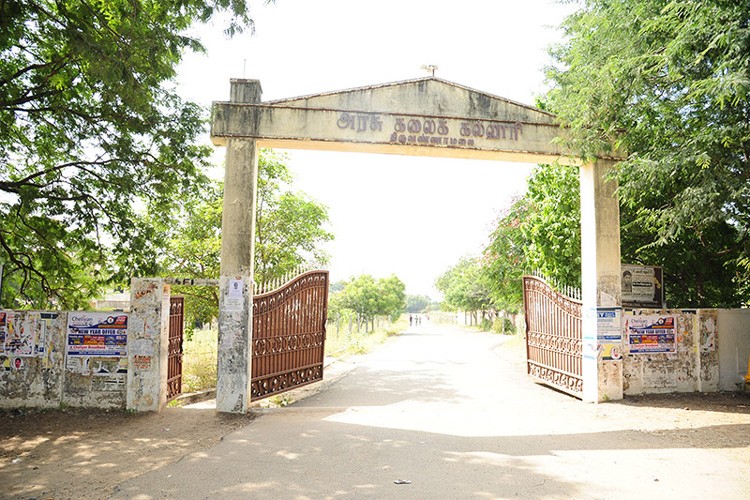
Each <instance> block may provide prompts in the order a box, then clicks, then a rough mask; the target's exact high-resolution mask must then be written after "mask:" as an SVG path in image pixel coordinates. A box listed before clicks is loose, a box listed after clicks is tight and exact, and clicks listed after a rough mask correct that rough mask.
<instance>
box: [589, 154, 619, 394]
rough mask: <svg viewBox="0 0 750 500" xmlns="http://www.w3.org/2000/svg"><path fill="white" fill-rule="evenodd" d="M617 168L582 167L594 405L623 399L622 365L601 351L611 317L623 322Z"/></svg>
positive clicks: (606, 164)
mask: <svg viewBox="0 0 750 500" xmlns="http://www.w3.org/2000/svg"><path fill="white" fill-rule="evenodd" d="M613 165H614V162H612V161H610V160H597V161H596V162H594V163H590V164H586V165H584V166H582V167H581V169H580V180H581V271H582V294H583V297H582V298H583V400H584V401H588V402H601V401H607V400H615V399H622V385H623V384H622V383H623V375H622V361H621V360H605V359H602V358H603V353H602V349H601V347H602V345H601V344H602V343H603V340H602V339H603V338H604V337H605V335H610V336H611V334H612V333H613V331H612V328H611V327H612V321H611V319H609V320H608V319H607V318H606V313H610V314H612V313H614V314H616V318H622V310H621V306H622V291H621V284H620V281H621V274H620V207H619V202H618V199H617V194H616V192H615V191H616V189H617V183H616V182H615V181H611V180H607V179H606V175H607V173H608V172H609V171H610V170H611V169H612V167H613ZM602 318H604V319H605V320H604V321H602ZM608 327H609V328H608ZM608 342H612V340H611V338H610V340H608ZM620 342H621V340H620ZM621 348H622V347H621V346H620V349H621ZM620 352H622V351H621V350H620Z"/></svg>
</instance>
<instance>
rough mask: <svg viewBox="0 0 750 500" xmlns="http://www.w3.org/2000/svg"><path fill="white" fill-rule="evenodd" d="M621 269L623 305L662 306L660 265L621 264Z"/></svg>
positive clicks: (662, 288)
mask: <svg viewBox="0 0 750 500" xmlns="http://www.w3.org/2000/svg"><path fill="white" fill-rule="evenodd" d="M621 269H622V305H623V307H652V308H655V309H661V308H662V307H664V286H663V285H664V282H663V278H662V275H663V272H662V268H661V267H654V266H635V265H628V264H623V265H622V267H621Z"/></svg>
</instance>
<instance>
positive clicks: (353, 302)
mask: <svg viewBox="0 0 750 500" xmlns="http://www.w3.org/2000/svg"><path fill="white" fill-rule="evenodd" d="M343 285H344V286H343V289H341V290H340V291H338V292H335V293H332V294H331V298H330V303H331V310H332V314H331V316H332V317H333V316H334V315H335V314H337V313H338V314H343V311H344V310H348V311H352V312H354V314H356V317H357V322H358V323H359V324H361V325H364V326H365V328H366V329H374V321H375V318H376V317H377V316H387V317H388V318H389V319H390V320H391V321H395V320H396V319H398V317H399V316H400V315H401V314H402V313H403V312H404V311H405V309H406V294H405V292H404V290H405V289H406V286H405V285H404V283H403V282H402V281H401V280H400V279H399V278H398V277H397V276H395V275H392V276H389V277H388V278H380V279H378V280H376V279H375V278H374V277H373V276H372V275H369V274H362V275H360V276H357V277H354V278H352V279H350V280H348V281H346V282H344V284H343Z"/></svg>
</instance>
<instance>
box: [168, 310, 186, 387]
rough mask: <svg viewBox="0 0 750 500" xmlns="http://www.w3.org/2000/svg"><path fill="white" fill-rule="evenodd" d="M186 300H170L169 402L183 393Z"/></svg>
mask: <svg viewBox="0 0 750 500" xmlns="http://www.w3.org/2000/svg"><path fill="white" fill-rule="evenodd" d="M184 312H185V299H184V298H183V297H170V299H169V354H168V358H167V400H170V399H174V398H176V397H177V396H179V395H180V393H182V338H183V333H184V330H185V317H184Z"/></svg>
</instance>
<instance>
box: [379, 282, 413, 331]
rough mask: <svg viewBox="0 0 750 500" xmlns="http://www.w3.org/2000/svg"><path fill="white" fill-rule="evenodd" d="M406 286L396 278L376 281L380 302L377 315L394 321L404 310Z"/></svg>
mask: <svg viewBox="0 0 750 500" xmlns="http://www.w3.org/2000/svg"><path fill="white" fill-rule="evenodd" d="M405 290H406V285H404V282H403V281H401V280H400V279H399V278H398V276H396V275H391V276H389V277H387V278H381V279H379V280H378V291H379V294H380V302H379V304H378V314H379V315H382V316H388V318H390V320H391V321H396V320H397V319H398V317H399V316H401V314H403V313H404V311H405V310H406V293H405Z"/></svg>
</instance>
